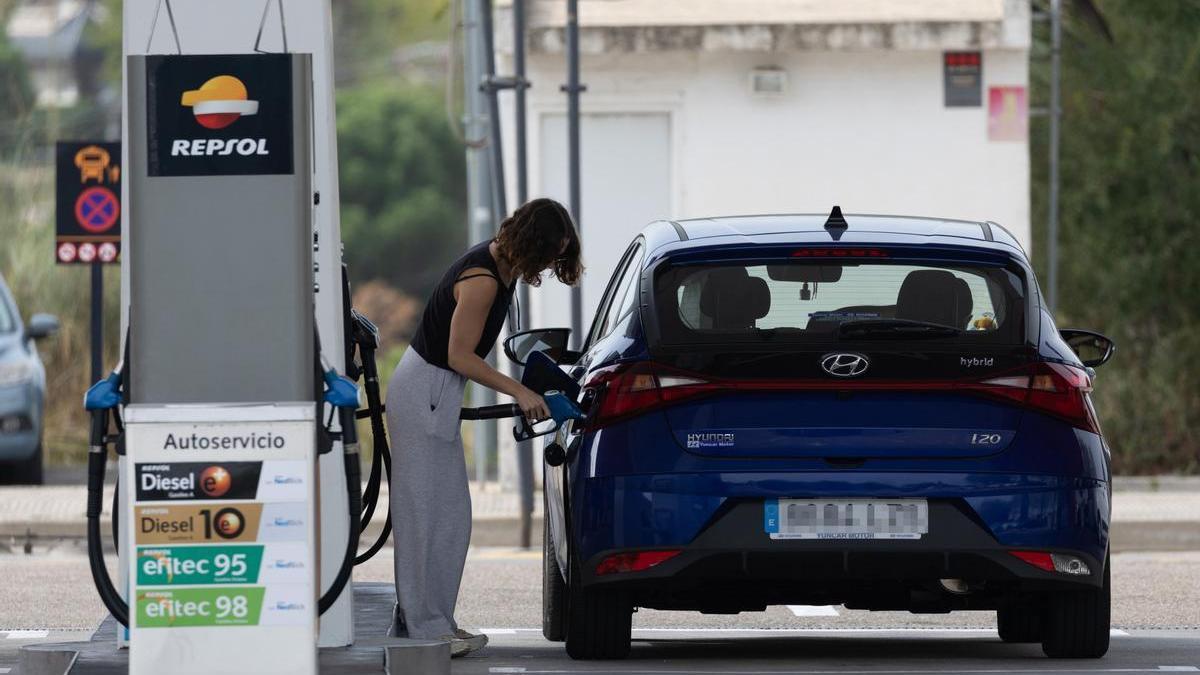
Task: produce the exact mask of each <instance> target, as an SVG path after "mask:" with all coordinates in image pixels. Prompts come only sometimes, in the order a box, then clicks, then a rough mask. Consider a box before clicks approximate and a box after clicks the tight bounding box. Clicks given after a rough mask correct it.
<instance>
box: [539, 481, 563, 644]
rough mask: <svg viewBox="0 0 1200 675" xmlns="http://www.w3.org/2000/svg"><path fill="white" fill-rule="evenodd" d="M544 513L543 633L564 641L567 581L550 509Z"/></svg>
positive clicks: (558, 640)
mask: <svg viewBox="0 0 1200 675" xmlns="http://www.w3.org/2000/svg"><path fill="white" fill-rule="evenodd" d="M543 501H545V497H543ZM542 513H543V514H544V515H543V517H542V635H543V636H545V638H546V639H547V640H549V641H551V642H562V641H563V640H564V639H566V637H567V582H566V581H564V580H563V575H562V570H560V569H558V560H557V559H556V558H555V556H554V541H553V539H552V538H551V535H550V511H549V509H543V511H542Z"/></svg>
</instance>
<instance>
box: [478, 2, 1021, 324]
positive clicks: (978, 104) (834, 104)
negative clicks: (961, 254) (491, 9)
mask: <svg viewBox="0 0 1200 675" xmlns="http://www.w3.org/2000/svg"><path fill="white" fill-rule="evenodd" d="M527 2H528V9H527V12H528V18H529V25H528V31H529V33H528V35H529V45H528V46H529V52H528V78H529V80H530V81H531V83H532V85H533V87H532V89H530V90H529V105H528V109H529V116H528V126H527V131H528V134H529V158H530V166H529V185H530V194H531V195H532V196H538V195H549V196H553V197H556V198H558V199H561V200H563V201H564V202H565V201H566V198H567V196H568V182H567V181H568V177H567V159H566V158H567V153H566V143H567V131H566V121H565V115H564V112H565V108H566V100H565V96H564V95H563V94H562V93H561V92H560V90H559V86H560V85H561V84H562V83H563V82H565V78H566V58H565V56H566V55H565V50H564V47H565V40H564V30H563V26H564V23H565V20H566V16H565V5H566V3H565V2H564V1H563V0H527ZM579 7H580V10H579V17H580V25H581V29H580V44H581V52H582V56H581V79H582V81H583V82H584V83H585V84H586V85H587V91H586V92H585V93H584V94H583V95H582V103H581V109H582V111H583V119H582V132H581V146H582V175H583V178H582V204H583V214H582V218H581V221H582V235H583V239H584V255H585V257H586V263H587V265H588V274H587V275H586V280H585V282H584V286H583V299H584V320H585V324H586V323H588V322H590V319H591V314H592V312H593V311H594V309H595V306H596V304H597V302H598V300H599V298H600V295H601V294H602V293H603V289H604V285H605V283H606V282H607V280H608V276H609V275H610V274H611V272H612V268H613V266H614V265H615V264H616V262H617V259H618V257H619V256H620V254H621V252H622V251H624V249H625V247H626V245H627V243H628V242H629V240H630V239H631V238H632V236H633V235H634V234H635V233H636V232H637V231H639V230H640V229H641V228H642V227H643V225H645V224H646V223H648V222H649V221H651V220H654V219H658V218H664V217H666V218H687V217H698V216H713V215H727V214H736V213H781V212H821V213H825V212H828V211H829V209H830V207H832V206H833V205H834V204H838V205H840V206H841V207H842V208H843V209H844V210H845V211H846V212H847V213H855V212H858V213H899V214H912V215H930V216H944V217H955V218H969V219H980V220H994V221H997V222H999V223H1001V224H1003V225H1004V226H1005V227H1007V228H1008V229H1009V230H1011V231H1012V232H1013V233H1014V234H1016V236H1017V237H1018V238H1019V239H1020V240H1021V241H1022V242H1024V244H1025V245H1026V247H1028V246H1029V218H1030V214H1029V146H1028V142H1027V138H1026V135H1027V134H1026V126H1027V113H1026V107H1027V106H1026V93H1025V92H1026V91H1027V86H1028V81H1029V74H1028V63H1029V48H1030V40H1031V35H1030V6H1029V0H580V2H579ZM510 22H511V13H510V11H509V9H508V8H507V7H505V8H501V10H500V11H499V12H498V15H497V23H496V33H497V45H498V47H497V49H498V52H499V57H500V58H499V65H498V69H499V70H500V72H501V73H504V74H507V73H511V72H512V70H511V51H512V44H511V23H510ZM963 53H965V55H963ZM947 63H949V64H951V65H953V64H959V65H964V64H965V68H955V71H956V72H955V73H953V79H954V80H955V82H956V83H957V84H959V85H962V86H961V87H959V88H956V92H957V93H956V94H953V95H954V96H958V95H963V96H965V98H966V103H968V105H948V103H951V102H952V101H948V100H947V96H951V94H948V93H947V92H946V88H947V82H946V80H947V79H948V77H949V76H950V75H951V73H949V72H948V71H949V70H950V68H949V67H947V65H946V64H947ZM980 63H981V68H980V69H977V70H975V73H976V76H975V77H972V73H971V71H972V67H973V66H976V65H978V64H980ZM964 70H965V71H966V72H965V73H964V72H962V71H964ZM993 90H994V91H993ZM972 98H975V99H976V100H975V101H971V99H972ZM508 100H509V99H506V98H504V99H502V107H503V109H504V111H505V113H506V114H509V113H511V106H509V105H507V101H508ZM972 103H973V104H972ZM504 123H505V129H506V138H505V142H506V148H508V149H510V151H509V152H508V153H507V155H508V157H507V159H508V161H509V168H508V179H509V185H510V187H511V185H512V184H513V173H512V171H513V167H512V161H511V160H512V152H511V148H512V145H511V143H512V130H513V120H512V118H511V114H509V117H508V118H507V119H505V120H504ZM509 203H510V204H511V203H513V196H512V194H511V191H510V197H509ZM850 226H851V227H853V226H854V224H853V221H852V220H851V223H850ZM533 304H534V308H533V310H534V312H533V325H536V326H550V325H569V310H568V293H567V291H566V289H565V288H563V287H562V286H561V285H559V284H557V283H553V282H551V283H548V284H546V285H545V287H544V288H543V289H542V290H538V291H535V299H534V303H533ZM585 328H586V325H585Z"/></svg>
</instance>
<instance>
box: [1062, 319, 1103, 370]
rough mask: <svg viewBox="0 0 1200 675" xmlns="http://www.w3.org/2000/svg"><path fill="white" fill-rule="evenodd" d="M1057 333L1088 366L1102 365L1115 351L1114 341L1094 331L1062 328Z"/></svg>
mask: <svg viewBox="0 0 1200 675" xmlns="http://www.w3.org/2000/svg"><path fill="white" fill-rule="evenodd" d="M1058 334H1059V335H1061V336H1062V339H1063V340H1064V341H1065V342H1066V343H1067V346H1069V347H1070V348H1071V349H1072V351H1074V352H1075V355H1076V356H1078V357H1079V360H1080V361H1083V365H1085V366H1087V367H1088V368H1095V367H1096V366H1102V365H1104V364H1105V363H1107V362H1108V360H1109V359H1111V358H1112V355H1113V354H1114V353H1116V351H1117V344H1116V343H1115V342H1113V341H1112V340H1111V339H1109V338H1108V337H1106V336H1104V335H1101V334H1099V333H1096V332H1094V331H1090V330H1079V329H1077V328H1063V329H1062V330H1060V331H1058Z"/></svg>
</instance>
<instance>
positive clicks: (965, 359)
mask: <svg viewBox="0 0 1200 675" xmlns="http://www.w3.org/2000/svg"><path fill="white" fill-rule="evenodd" d="M995 362H996V359H995V358H993V357H991V356H984V357H975V356H960V357H959V358H958V365H960V366H962V367H963V368H981V367H982V368H990V367H991V366H992V364H993V363H995Z"/></svg>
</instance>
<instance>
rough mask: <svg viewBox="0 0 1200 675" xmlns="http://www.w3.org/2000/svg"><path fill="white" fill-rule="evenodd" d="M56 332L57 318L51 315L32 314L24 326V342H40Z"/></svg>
mask: <svg viewBox="0 0 1200 675" xmlns="http://www.w3.org/2000/svg"><path fill="white" fill-rule="evenodd" d="M57 332H58V317H55V316H54V315H53V314H34V315H33V316H32V317H30V318H29V323H28V324H26V326H25V339H26V340H41V339H42V338H48V337H50V336H51V335H54V334H55V333H57Z"/></svg>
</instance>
